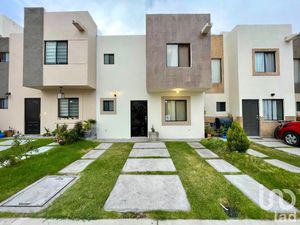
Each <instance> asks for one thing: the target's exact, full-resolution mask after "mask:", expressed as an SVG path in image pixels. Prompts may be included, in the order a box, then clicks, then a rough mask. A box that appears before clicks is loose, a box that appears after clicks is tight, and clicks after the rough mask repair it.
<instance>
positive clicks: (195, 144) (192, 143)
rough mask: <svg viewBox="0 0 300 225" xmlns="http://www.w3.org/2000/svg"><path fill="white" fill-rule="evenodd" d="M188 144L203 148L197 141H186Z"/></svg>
mask: <svg viewBox="0 0 300 225" xmlns="http://www.w3.org/2000/svg"><path fill="white" fill-rule="evenodd" d="M188 145H189V146H190V147H192V148H205V147H204V146H203V145H202V144H200V143H199V142H188Z"/></svg>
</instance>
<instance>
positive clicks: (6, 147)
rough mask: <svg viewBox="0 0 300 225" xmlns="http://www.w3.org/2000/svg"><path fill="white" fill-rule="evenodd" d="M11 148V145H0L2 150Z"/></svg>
mask: <svg viewBox="0 0 300 225" xmlns="http://www.w3.org/2000/svg"><path fill="white" fill-rule="evenodd" d="M9 148H11V146H0V152H1V151H4V150H7V149H9Z"/></svg>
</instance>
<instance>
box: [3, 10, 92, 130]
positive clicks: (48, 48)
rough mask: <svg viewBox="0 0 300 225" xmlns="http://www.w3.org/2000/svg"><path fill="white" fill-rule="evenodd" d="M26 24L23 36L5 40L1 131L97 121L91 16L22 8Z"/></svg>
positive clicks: (13, 35)
mask: <svg viewBox="0 0 300 225" xmlns="http://www.w3.org/2000/svg"><path fill="white" fill-rule="evenodd" d="M24 21H25V22H24V34H11V35H10V38H9V39H10V45H9V74H7V76H8V91H7V92H9V96H8V101H7V100H5V101H6V102H5V103H1V102H0V108H6V109H0V118H1V119H0V127H1V129H8V128H9V127H12V128H14V129H15V130H17V131H20V132H21V133H25V134H40V133H43V132H44V128H45V127H46V128H49V129H51V130H53V129H54V128H55V127H56V124H64V123H66V124H68V125H70V126H73V125H74V123H75V122H77V121H81V120H85V119H89V118H95V117H96V115H95V112H96V107H95V101H96V90H95V88H96V44H97V43H96V42H97V26H96V24H95V23H94V21H93V19H92V18H91V16H90V14H89V13H88V12H44V9H43V8H25V15H24ZM0 64H1V63H0ZM0 73H1V72H0ZM1 76H2V75H1ZM1 83H2V81H1ZM60 87H62V88H60ZM60 92H61V93H60ZM62 94H64V96H65V98H63V99H58V97H59V96H60V95H62ZM2 95H3V93H2ZM3 106H4V107H3Z"/></svg>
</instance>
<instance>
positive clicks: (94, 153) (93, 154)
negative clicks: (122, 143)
mask: <svg viewBox="0 0 300 225" xmlns="http://www.w3.org/2000/svg"><path fill="white" fill-rule="evenodd" d="M104 152H105V150H91V151H89V152H88V153H86V154H85V155H84V156H82V157H81V158H82V159H97V158H98V157H99V156H100V155H102V154H103V153H104Z"/></svg>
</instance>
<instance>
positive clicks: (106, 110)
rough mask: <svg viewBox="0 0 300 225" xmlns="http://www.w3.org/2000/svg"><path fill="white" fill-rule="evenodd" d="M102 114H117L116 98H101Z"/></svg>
mask: <svg viewBox="0 0 300 225" xmlns="http://www.w3.org/2000/svg"><path fill="white" fill-rule="evenodd" d="M100 107H101V114H116V113H117V111H116V99H115V98H101V99H100Z"/></svg>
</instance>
